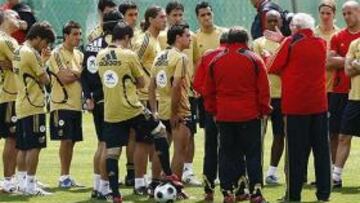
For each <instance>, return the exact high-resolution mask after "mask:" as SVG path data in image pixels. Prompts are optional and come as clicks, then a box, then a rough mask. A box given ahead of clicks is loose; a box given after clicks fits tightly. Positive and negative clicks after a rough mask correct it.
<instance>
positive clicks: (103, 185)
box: [98, 179, 110, 195]
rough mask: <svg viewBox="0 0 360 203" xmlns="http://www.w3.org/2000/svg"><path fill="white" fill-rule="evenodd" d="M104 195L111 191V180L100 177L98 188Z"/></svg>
mask: <svg viewBox="0 0 360 203" xmlns="http://www.w3.org/2000/svg"><path fill="white" fill-rule="evenodd" d="M98 191H99V192H100V193H101V194H102V195H107V194H109V193H110V185H109V181H107V180H103V179H100V186H99V190H98Z"/></svg>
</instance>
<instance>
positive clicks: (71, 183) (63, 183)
mask: <svg viewBox="0 0 360 203" xmlns="http://www.w3.org/2000/svg"><path fill="white" fill-rule="evenodd" d="M59 187H60V188H64V189H67V188H71V187H85V186H83V185H80V184H78V183H76V181H75V180H74V179H72V178H66V179H65V180H63V181H59Z"/></svg>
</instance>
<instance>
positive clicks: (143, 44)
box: [135, 31, 161, 101]
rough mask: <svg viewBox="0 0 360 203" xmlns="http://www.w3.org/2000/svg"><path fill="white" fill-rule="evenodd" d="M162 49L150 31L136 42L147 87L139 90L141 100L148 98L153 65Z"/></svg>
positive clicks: (136, 50) (136, 49)
mask: <svg viewBox="0 0 360 203" xmlns="http://www.w3.org/2000/svg"><path fill="white" fill-rule="evenodd" d="M160 51H161V49H160V43H159V41H158V39H157V37H156V38H155V37H154V36H153V35H152V34H151V33H150V32H149V31H146V32H145V33H144V34H143V36H141V37H139V38H138V40H137V42H136V43H135V52H136V53H137V55H138V57H139V59H140V63H141V65H142V72H143V73H144V80H145V87H144V88H142V89H140V90H139V97H140V99H141V100H145V101H146V100H148V99H149V96H148V89H149V84H150V76H151V67H152V64H153V62H154V59H155V57H156V55H157V54H158V53H159V52H160Z"/></svg>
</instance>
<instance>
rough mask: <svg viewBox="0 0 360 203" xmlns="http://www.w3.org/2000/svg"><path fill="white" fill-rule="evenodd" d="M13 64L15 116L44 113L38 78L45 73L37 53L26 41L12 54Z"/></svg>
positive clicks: (43, 95) (43, 98)
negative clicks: (15, 80) (15, 81)
mask: <svg viewBox="0 0 360 203" xmlns="http://www.w3.org/2000/svg"><path fill="white" fill-rule="evenodd" d="M13 66H14V70H15V73H16V75H17V87H18V95H17V97H16V107H15V109H16V116H17V117H18V118H25V117H27V116H31V115H36V114H43V113H45V106H46V105H45V94H44V87H43V86H42V85H41V84H40V82H39V79H40V77H41V76H42V75H43V74H46V72H45V69H44V67H43V64H42V62H41V58H40V55H39V53H38V52H37V51H36V50H35V49H34V48H33V47H31V46H30V45H29V44H28V43H25V44H24V45H23V46H20V47H19V48H18V49H17V50H16V51H15V54H14V60H13Z"/></svg>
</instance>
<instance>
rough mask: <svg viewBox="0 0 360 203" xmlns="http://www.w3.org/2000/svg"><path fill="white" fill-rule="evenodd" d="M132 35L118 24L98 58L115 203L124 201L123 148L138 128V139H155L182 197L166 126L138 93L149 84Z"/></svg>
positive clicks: (125, 26)
mask: <svg viewBox="0 0 360 203" xmlns="http://www.w3.org/2000/svg"><path fill="white" fill-rule="evenodd" d="M132 36H133V29H132V28H131V27H130V26H129V25H127V24H126V23H124V22H120V23H118V24H117V25H116V26H115V28H114V30H113V35H112V40H113V43H112V44H111V45H110V46H109V47H107V48H106V49H104V50H102V51H100V52H99V54H98V56H97V57H96V63H97V65H98V66H99V75H100V78H101V82H102V84H103V91H104V112H105V115H104V119H105V126H104V134H106V135H107V136H106V149H107V150H106V151H107V158H106V168H107V172H108V174H109V181H110V187H111V190H112V192H113V202H114V203H121V202H122V196H121V194H120V192H119V186H118V174H119V170H118V159H119V156H120V154H121V147H122V146H125V145H126V144H127V142H128V139H129V131H130V128H133V129H135V131H136V136H142V137H143V139H147V138H145V137H152V138H153V140H154V143H155V148H156V154H157V156H158V157H159V160H160V162H161V166H162V169H163V171H164V173H165V176H166V177H165V179H166V180H167V181H169V182H171V183H172V184H174V186H175V187H176V189H177V192H178V193H179V194H181V193H182V190H181V189H182V185H181V182H179V180H178V178H177V177H176V175H173V174H172V171H171V168H170V163H169V149H168V148H169V145H168V142H167V138H166V129H165V126H164V125H163V124H162V123H161V122H160V121H158V120H155V118H154V116H153V115H152V114H151V112H150V111H149V110H147V109H146V108H145V107H144V106H143V104H142V103H141V101H140V100H139V97H138V95H137V92H136V89H137V88H142V87H144V85H145V82H144V78H143V72H142V71H141V64H140V61H139V59H138V56H137V54H136V53H134V52H133V51H131V50H130V49H129V48H130V40H131V37H132ZM119 98H121V99H119Z"/></svg>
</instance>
